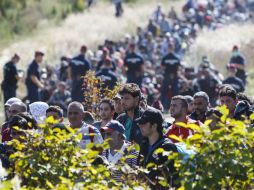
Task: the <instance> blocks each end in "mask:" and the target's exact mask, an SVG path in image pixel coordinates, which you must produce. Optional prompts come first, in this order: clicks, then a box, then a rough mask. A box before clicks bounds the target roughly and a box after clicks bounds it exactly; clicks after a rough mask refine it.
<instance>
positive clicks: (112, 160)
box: [108, 142, 128, 164]
mask: <svg viewBox="0 0 254 190" xmlns="http://www.w3.org/2000/svg"><path fill="white" fill-rule="evenodd" d="M127 146H128V144H127V143H126V142H124V143H123V146H122V147H121V149H120V150H119V151H117V153H115V154H114V155H112V154H111V152H110V149H109V151H108V162H109V163H111V164H116V163H117V162H118V161H119V160H120V159H121V157H122V156H123V154H124V151H125V149H126V148H127Z"/></svg>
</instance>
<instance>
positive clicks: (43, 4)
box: [0, 0, 86, 42]
mask: <svg viewBox="0 0 254 190" xmlns="http://www.w3.org/2000/svg"><path fill="white" fill-rule="evenodd" d="M85 7H86V0H1V1H0V36H1V41H2V40H3V41H5V42H8V41H9V40H11V39H13V38H15V37H16V36H17V35H23V34H27V33H30V32H31V31H33V30H34V29H35V28H36V27H37V26H38V25H39V24H41V23H42V22H43V21H45V20H47V22H48V21H50V22H51V23H53V24H56V23H58V22H59V21H61V20H63V19H65V18H66V17H67V15H68V14H69V13H75V12H80V11H83V10H84V9H85Z"/></svg>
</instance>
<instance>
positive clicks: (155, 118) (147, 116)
mask: <svg viewBox="0 0 254 190" xmlns="http://www.w3.org/2000/svg"><path fill="white" fill-rule="evenodd" d="M135 121H136V122H137V123H138V124H145V123H147V122H151V123H156V124H158V125H162V123H163V121H164V120H163V117H162V113H161V111H160V110H158V109H155V108H152V107H149V108H147V109H146V110H145V111H144V113H143V114H142V116H141V117H139V118H138V119H136V120H135Z"/></svg>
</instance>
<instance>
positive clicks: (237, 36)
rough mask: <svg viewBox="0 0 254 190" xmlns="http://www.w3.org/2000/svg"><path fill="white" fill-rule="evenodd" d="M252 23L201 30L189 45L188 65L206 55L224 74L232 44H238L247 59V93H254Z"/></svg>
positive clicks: (253, 37) (195, 62) (253, 31)
mask: <svg viewBox="0 0 254 190" xmlns="http://www.w3.org/2000/svg"><path fill="white" fill-rule="evenodd" d="M253 34H254V25H253V24H251V23H248V24H244V25H240V24H239V25H238V24H234V25H230V26H227V27H224V28H221V29H218V30H216V31H203V32H202V33H201V34H200V35H199V37H198V38H197V39H196V41H195V43H194V44H193V45H192V46H191V48H190V49H191V51H190V53H189V54H188V55H187V56H186V58H185V61H186V63H188V64H190V65H193V66H195V65H198V64H199V63H200V60H201V57H202V56H203V55H207V56H208V57H209V59H210V60H211V62H212V63H213V64H214V65H215V67H216V69H217V70H219V71H220V72H222V73H223V74H226V67H225V66H226V64H227V63H228V62H229V58H230V56H231V50H232V47H233V45H239V46H240V48H241V52H242V53H243V55H244V56H245V58H246V61H247V71H248V73H249V78H248V86H247V91H246V92H247V94H248V95H250V96H252V97H253V94H254V88H253V85H254V82H253V81H254V61H253V60H254V35H253Z"/></svg>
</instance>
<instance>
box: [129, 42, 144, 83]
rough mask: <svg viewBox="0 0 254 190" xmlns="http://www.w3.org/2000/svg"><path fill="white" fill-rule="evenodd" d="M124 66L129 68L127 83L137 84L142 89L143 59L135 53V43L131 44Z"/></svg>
mask: <svg viewBox="0 0 254 190" xmlns="http://www.w3.org/2000/svg"><path fill="white" fill-rule="evenodd" d="M124 66H125V67H126V68H127V72H126V74H127V83H135V84H137V85H139V87H141V84H142V79H143V74H144V60H143V57H142V56H141V55H139V54H137V53H136V52H135V43H134V42H131V43H130V46H129V52H128V53H127V55H126V57H125V59H124Z"/></svg>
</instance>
